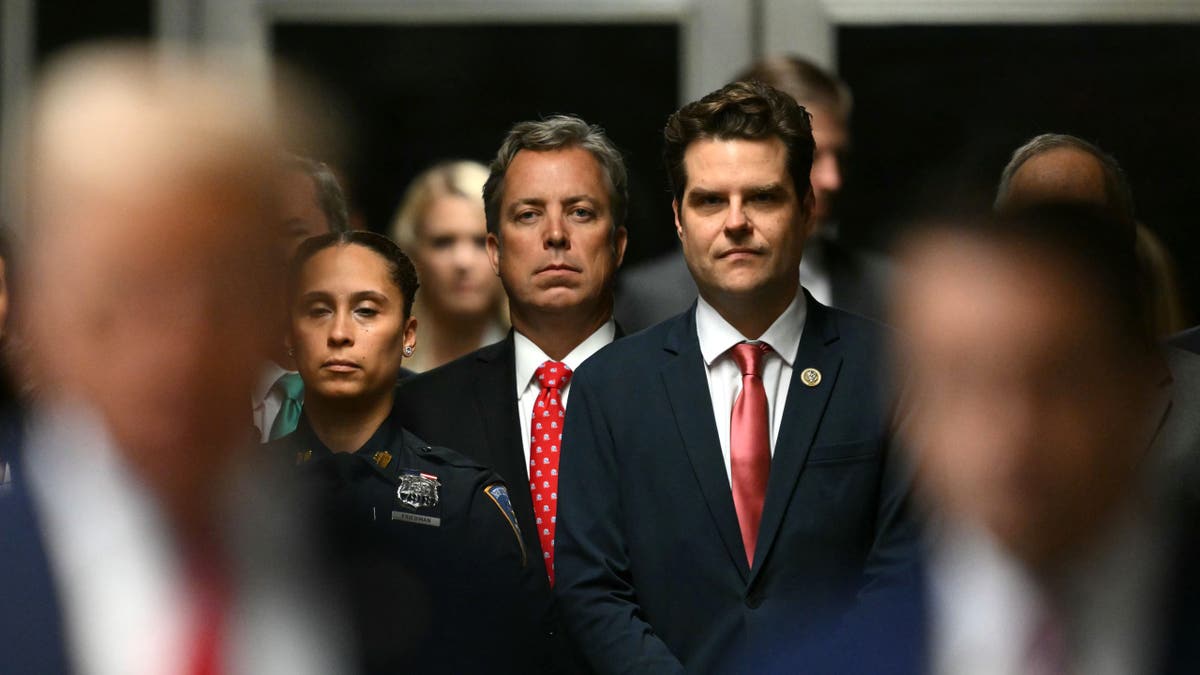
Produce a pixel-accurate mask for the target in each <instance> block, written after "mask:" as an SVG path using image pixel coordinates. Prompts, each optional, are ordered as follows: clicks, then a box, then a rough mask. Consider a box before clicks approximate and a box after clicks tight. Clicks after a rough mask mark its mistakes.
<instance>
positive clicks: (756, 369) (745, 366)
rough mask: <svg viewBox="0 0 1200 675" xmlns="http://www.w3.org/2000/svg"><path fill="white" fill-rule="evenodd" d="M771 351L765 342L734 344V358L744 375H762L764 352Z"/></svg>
mask: <svg viewBox="0 0 1200 675" xmlns="http://www.w3.org/2000/svg"><path fill="white" fill-rule="evenodd" d="M769 351H771V345H769V344H767V343H765V342H739V343H738V344H736V345H734V346H733V360H734V362H735V363H737V366H738V370H740V371H742V375H753V376H754V377H762V362H763V354H766V353H767V352H769Z"/></svg>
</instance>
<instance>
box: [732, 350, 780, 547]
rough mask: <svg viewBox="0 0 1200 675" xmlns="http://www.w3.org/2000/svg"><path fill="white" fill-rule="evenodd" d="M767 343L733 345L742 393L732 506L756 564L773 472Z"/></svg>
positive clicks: (735, 428) (735, 429)
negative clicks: (766, 381)
mask: <svg viewBox="0 0 1200 675" xmlns="http://www.w3.org/2000/svg"><path fill="white" fill-rule="evenodd" d="M770 350H771V347H770V346H768V345H767V344H766V343H765V342H743V343H741V344H737V345H734V347H733V360H734V361H735V362H736V363H737V365H738V369H739V370H741V371H742V392H741V393H740V394H738V397H737V400H736V401H734V403H733V415H732V416H731V417H730V420H729V464H730V473H731V474H732V475H733V506H734V508H736V509H737V517H738V525H739V526H740V527H741V530H742V545H743V546H745V547H746V561H747V562H748V563H749V564H750V565H751V566H753V565H754V545H755V542H757V541H758V526H759V522H760V521H761V520H762V510H763V500H764V499H765V498H766V494H767V476H769V475H770V473H771V438H770V431H769V427H768V424H767V392H766V390H764V389H763V383H762V360H763V354H765V353H766V352H768V351H770Z"/></svg>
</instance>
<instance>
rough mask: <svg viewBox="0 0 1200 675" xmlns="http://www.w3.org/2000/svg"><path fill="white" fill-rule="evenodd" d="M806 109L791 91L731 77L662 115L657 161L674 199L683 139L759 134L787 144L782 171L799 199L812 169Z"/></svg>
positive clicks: (683, 181)
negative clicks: (663, 125) (660, 154)
mask: <svg viewBox="0 0 1200 675" xmlns="http://www.w3.org/2000/svg"><path fill="white" fill-rule="evenodd" d="M809 118H810V115H809V114H808V111H806V110H805V109H804V108H803V107H801V105H800V104H799V103H796V100H795V99H793V98H792V97H791V96H789V95H787V94H785V93H783V92H782V91H779V90H778V89H775V88H774V87H771V86H769V85H766V84H763V83H761V82H734V83H732V84H727V85H725V86H724V87H721V88H720V89H718V90H717V91H714V92H713V93H711V94H709V95H707V96H705V97H704V98H702V99H700V100H699V101H693V102H692V103H689V104H687V105H685V106H683V107H682V108H680V109H679V110H678V111H676V112H675V113H674V114H672V115H671V116H670V117H669V118H668V119H667V126H666V128H665V129H663V140H664V146H663V161H664V162H665V163H666V166H667V179H668V180H669V181H670V184H671V194H672V196H673V197H674V198H675V200H676V201H680V200H682V199H683V191H684V188H685V187H686V186H687V172H686V170H685V168H684V165H683V156H684V153H685V152H686V151H687V148H688V146H689V145H691V144H692V143H694V142H695V141H698V140H702V139H717V140H731V139H746V140H765V139H768V138H772V137H775V138H778V139H779V140H781V141H783V145H784V147H785V148H787V167H788V173H789V174H791V177H792V185H793V186H794V187H795V189H796V197H797V198H799V199H801V200H803V199H804V196H805V195H807V194H808V192H809V189H810V183H809V180H808V174H809V171H811V170H812V160H813V136H812V123H811V121H810V119H809Z"/></svg>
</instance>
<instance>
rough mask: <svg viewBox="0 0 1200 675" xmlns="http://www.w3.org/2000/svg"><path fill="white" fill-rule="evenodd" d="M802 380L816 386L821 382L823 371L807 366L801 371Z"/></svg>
mask: <svg viewBox="0 0 1200 675" xmlns="http://www.w3.org/2000/svg"><path fill="white" fill-rule="evenodd" d="M800 381H801V382H803V383H804V384H806V385H808V386H810V387H815V386H817V385H818V384H821V371H819V370H817V369H816V368H805V369H804V370H803V371H801V373H800Z"/></svg>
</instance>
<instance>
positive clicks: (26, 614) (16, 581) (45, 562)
mask: <svg viewBox="0 0 1200 675" xmlns="http://www.w3.org/2000/svg"><path fill="white" fill-rule="evenodd" d="M10 449H11V448H10ZM0 671H3V672H6V673H46V674H47V675H53V674H55V673H68V672H71V669H70V667H69V665H68V660H67V653H66V643H65V642H64V635H63V626H62V616H61V613H60V612H59V608H58V594H57V592H56V591H55V588H54V581H53V578H52V577H51V572H50V561H49V558H48V557H47V555H46V549H45V545H44V544H43V542H42V535H41V531H40V530H39V528H38V525H37V520H36V518H35V515H34V512H33V505H32V502H31V500H30V497H29V494H28V493H27V492H26V491H25V486H24V484H23V481H22V480H21V476H20V473H19V470H17V478H16V479H15V480H14V482H12V483H10V484H8V485H6V486H4V487H3V488H0Z"/></svg>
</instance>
